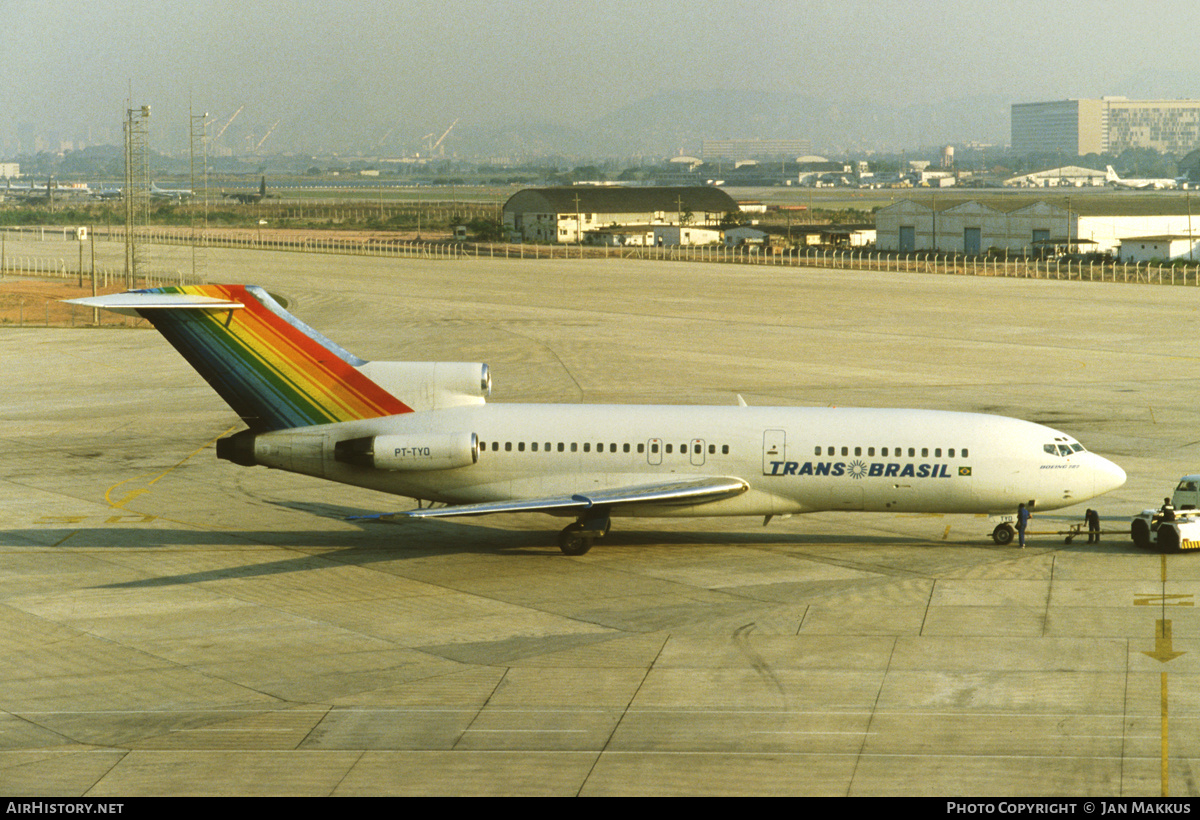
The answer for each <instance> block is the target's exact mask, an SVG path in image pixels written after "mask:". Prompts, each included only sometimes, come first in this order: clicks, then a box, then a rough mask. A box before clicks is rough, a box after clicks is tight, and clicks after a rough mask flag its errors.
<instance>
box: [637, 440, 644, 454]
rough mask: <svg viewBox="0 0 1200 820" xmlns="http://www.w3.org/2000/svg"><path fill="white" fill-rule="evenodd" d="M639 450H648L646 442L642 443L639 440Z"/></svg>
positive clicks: (641, 451)
mask: <svg viewBox="0 0 1200 820" xmlns="http://www.w3.org/2000/svg"><path fill="white" fill-rule="evenodd" d="M638 452H639V453H644V452H646V445H645V444H642V443H640V442H639V443H638Z"/></svg>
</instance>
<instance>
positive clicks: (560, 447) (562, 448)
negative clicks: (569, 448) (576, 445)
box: [558, 441, 566, 453]
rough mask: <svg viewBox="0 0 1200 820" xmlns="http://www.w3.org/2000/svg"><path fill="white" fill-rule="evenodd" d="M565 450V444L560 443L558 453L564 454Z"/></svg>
mask: <svg viewBox="0 0 1200 820" xmlns="http://www.w3.org/2000/svg"><path fill="white" fill-rule="evenodd" d="M564 449H566V448H565V447H563V443H562V442H561V441H560V442H559V443H558V451H559V452H560V453H561V452H562V451H563V450H564Z"/></svg>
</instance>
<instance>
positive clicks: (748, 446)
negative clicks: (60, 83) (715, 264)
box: [71, 285, 1125, 555]
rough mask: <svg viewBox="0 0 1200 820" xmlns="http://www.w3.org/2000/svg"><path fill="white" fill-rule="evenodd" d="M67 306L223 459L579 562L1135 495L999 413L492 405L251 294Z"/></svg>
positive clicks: (144, 293) (1086, 456)
mask: <svg viewBox="0 0 1200 820" xmlns="http://www.w3.org/2000/svg"><path fill="white" fill-rule="evenodd" d="M71 301H72V302H73V303H74V304H80V305H87V306H90V307H103V308H108V309H110V310H115V311H118V312H122V313H128V314H133V315H139V316H142V317H144V318H146V319H147V320H148V321H149V322H150V323H151V324H152V325H154V327H155V328H157V329H158V330H159V332H161V333H162V334H163V336H165V337H166V339H167V341H168V342H170V343H171V344H172V345H173V346H174V347H175V349H176V350H178V351H179V352H180V353H181V354H182V355H183V356H184V358H185V359H187V361H188V362H189V363H190V364H191V365H192V366H193V367H194V368H195V369H196V370H197V371H198V372H199V373H200V375H201V376H203V377H204V379H205V380H206V381H207V382H208V383H209V385H211V386H212V388H213V389H214V390H216V392H217V393H218V394H220V396H221V397H222V398H223V399H224V400H225V401H226V403H228V404H229V406H230V407H232V408H233V409H234V411H235V412H237V414H238V415H239V416H241V418H242V420H243V421H244V422H245V423H246V425H247V427H248V428H249V429H246V430H243V431H241V432H239V433H235V434H234V435H232V436H229V437H227V438H222V439H220V440H219V441H218V442H217V457H218V458H222V459H226V460H228V461H232V462H234V463H235V464H240V465H244V466H255V465H262V466H266V467H273V468H275V469H280V470H288V471H291V472H297V473H303V474H306V475H311V476H316V477H318V478H324V479H329V480H331V481H338V482H342V483H345V484H353V485H357V486H361V487H369V488H371V489H374V490H382V491H384V492H389V493H395V494H397V495H402V496H407V497H410V498H415V499H418V500H419V501H421V502H430V506H424V505H423V504H422V505H421V506H419V507H418V509H415V510H407V511H404V512H396V513H385V514H381V515H376V516H364V517H365V518H387V519H393V520H398V519H404V518H436V517H445V516H459V515H483V514H487V513H503V512H544V513H550V514H552V515H558V516H565V517H568V518H574V519H575V521H574V522H572V523H571V524H568V525H567V526H566V528H564V529H563V530H562V532H561V533H560V535H559V546H560V547H561V549H562V551H563V552H564V553H566V554H568V555H582V554H583V553H585V552H587V551H588V549H590V548H591V546H592V542H593V540H594V539H596V538H599V537H601V536H603V535H604V534H605V533H607V532H608V529H609V523H610V519H611V518H612V517H613V516H650V517H653V516H708V515H755V516H763V517H764V521H769V520H770V519H771V517H772V516H776V515H787V514H792V513H806V512H817V511H824V510H867V511H883V512H942V513H1011V512H1013V511H1014V510H1015V509H1016V507H1017V504H1018V503H1020V502H1030V501H1033V502H1035V503H1036V505H1037V509H1038V510H1052V509H1056V508H1059V507H1066V506H1069V505H1071V504H1077V503H1079V502H1081V501H1085V500H1087V499H1089V498H1092V497H1093V496H1096V495H1099V494H1101V493H1105V492H1108V491H1109V490H1112V489H1114V488H1116V487H1119V486H1121V485H1122V484H1123V483H1124V482H1125V473H1124V472H1123V471H1122V470H1121V468H1120V467H1118V466H1117V465H1115V464H1113V463H1112V462H1110V461H1108V460H1106V459H1104V458H1101V457H1100V456H1098V455H1095V454H1093V453H1090V452H1088V451H1087V450H1085V449H1084V448H1083V446H1082V445H1081V444H1079V442H1077V441H1076V440H1075V439H1074V438H1072V437H1071V436H1069V435H1067V434H1065V433H1060V432H1058V431H1057V430H1052V429H1050V428H1048V427H1043V426H1041V425H1039V424H1033V423H1031V422H1027V421H1020V420H1017V419H1012V418H1004V417H1001V416H990V415H983V414H976V413H957V412H945V411H935V410H880V409H876V410H872V409H837V408H805V407H748V406H746V405H745V404H744V403H740V406H730V407H700V406H690V407H689V406H676V407H671V406H649V405H647V406H637V405H630V406H619V405H611V406H610V405H578V404H487V403H486V396H487V395H488V394H489V393H490V391H491V378H490V375H489V372H488V368H487V365H485V364H480V363H467V362H370V361H365V360H363V359H360V358H358V357H356V356H354V355H352V354H351V353H349V352H347V351H346V350H344V349H342V348H341V347H339V346H338V345H337V344H335V343H333V342H331V341H330V340H328V339H326V338H325V337H324V336H322V335H321V334H319V333H318V332H317V331H315V330H313V329H312V328H310V327H308V326H307V325H306V324H304V323H303V322H301V321H300V320H299V319H297V318H296V317H294V316H292V315H291V314H290V313H288V312H287V311H286V310H285V309H284V308H283V307H282V306H281V305H280V304H279V303H278V302H276V301H275V299H273V298H272V297H271V296H270V295H269V294H268V293H267V292H266V291H264V290H262V289H261V288H257V287H247V286H242V285H205V286H194V287H173V288H160V289H153V290H140V291H130V292H127V293H122V294H115V295H112V296H99V297H91V298H85V299H74V300H71ZM434 504H436V505H440V506H434ZM1009 532H1011V530H1009ZM997 540H1001V539H1000V538H997Z"/></svg>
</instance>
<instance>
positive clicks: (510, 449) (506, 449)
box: [504, 441, 512, 453]
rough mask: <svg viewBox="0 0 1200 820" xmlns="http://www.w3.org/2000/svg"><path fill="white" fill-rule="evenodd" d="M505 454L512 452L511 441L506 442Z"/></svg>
mask: <svg viewBox="0 0 1200 820" xmlns="http://www.w3.org/2000/svg"><path fill="white" fill-rule="evenodd" d="M504 452H506V453H510V452H512V442H511V441H506V442H504Z"/></svg>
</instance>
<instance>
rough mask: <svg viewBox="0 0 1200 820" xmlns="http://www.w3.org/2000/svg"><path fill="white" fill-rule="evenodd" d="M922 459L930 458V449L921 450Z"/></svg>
mask: <svg viewBox="0 0 1200 820" xmlns="http://www.w3.org/2000/svg"><path fill="white" fill-rule="evenodd" d="M921 458H929V448H928V447H922V448H921Z"/></svg>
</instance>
